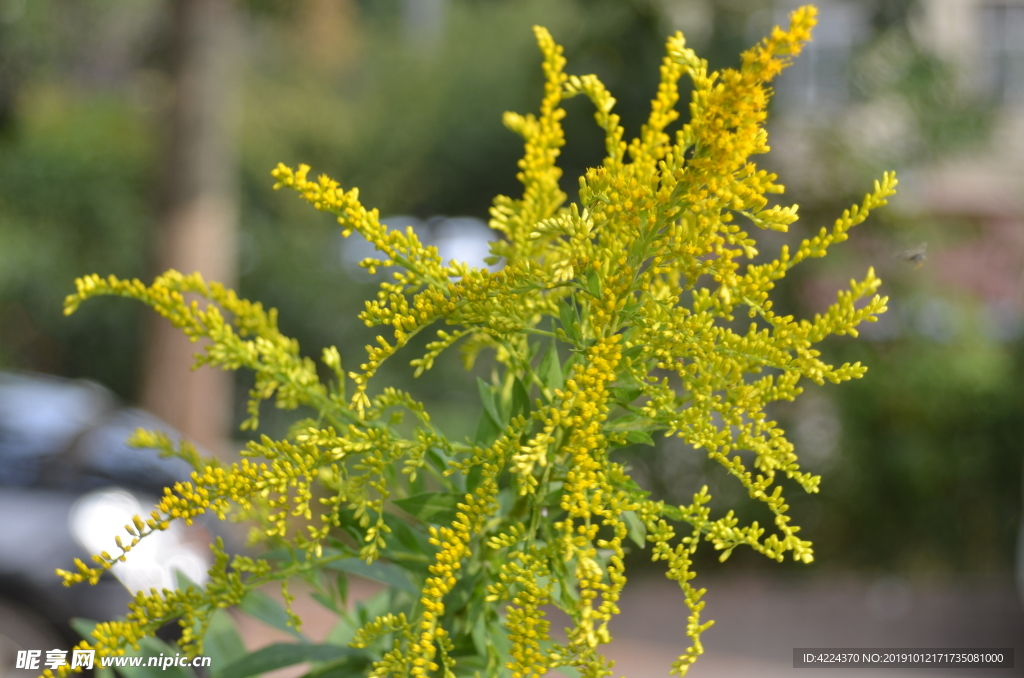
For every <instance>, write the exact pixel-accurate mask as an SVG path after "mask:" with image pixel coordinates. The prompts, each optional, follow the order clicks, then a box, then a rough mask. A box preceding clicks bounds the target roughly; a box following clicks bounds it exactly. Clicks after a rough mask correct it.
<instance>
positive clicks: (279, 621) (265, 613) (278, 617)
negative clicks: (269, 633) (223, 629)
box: [238, 589, 309, 642]
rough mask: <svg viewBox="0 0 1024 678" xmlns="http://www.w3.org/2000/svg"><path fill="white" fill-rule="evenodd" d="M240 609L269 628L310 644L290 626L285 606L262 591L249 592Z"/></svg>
mask: <svg viewBox="0 0 1024 678" xmlns="http://www.w3.org/2000/svg"><path fill="white" fill-rule="evenodd" d="M238 609H239V610H241V611H242V612H244V613H246V614H247V615H249V616H250V617H253V618H254V619H258V620H260V621H261V622H263V623H264V624H266V625H267V626H272V627H273V628H275V629H279V630H281V631H284V632H285V633H290V634H291V635H293V636H295V637H296V638H298V639H299V640H301V641H303V642H309V639H308V638H306V636H304V635H303V634H301V633H299V632H298V631H296V630H295V627H293V626H290V625H289V623H288V622H289V621H291V619H290V618H289V617H288V613H287V612H285V610H284V606H283V605H281V603H279V602H277V601H276V600H274V599H273V598H271V597H270V596H268V595H267V594H266V593H263V592H262V591H259V590H256V589H254V590H252V591H249V593H247V594H245V598H242V603H241V604H240V605H239V606H238Z"/></svg>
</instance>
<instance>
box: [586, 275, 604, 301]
mask: <svg viewBox="0 0 1024 678" xmlns="http://www.w3.org/2000/svg"><path fill="white" fill-rule="evenodd" d="M587 291H588V292H590V294H591V295H593V296H594V298H595V299H600V298H601V277H600V275H599V274H598V272H597V271H595V270H594V269H590V270H588V271H587Z"/></svg>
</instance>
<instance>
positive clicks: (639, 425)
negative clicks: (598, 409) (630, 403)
mask: <svg viewBox="0 0 1024 678" xmlns="http://www.w3.org/2000/svg"><path fill="white" fill-rule="evenodd" d="M650 427H651V420H650V419H648V418H647V417H645V416H643V415H640V414H633V413H629V414H625V415H623V416H621V417H618V418H616V419H613V420H611V421H610V422H608V426H607V428H608V430H609V431H643V430H649V429H650Z"/></svg>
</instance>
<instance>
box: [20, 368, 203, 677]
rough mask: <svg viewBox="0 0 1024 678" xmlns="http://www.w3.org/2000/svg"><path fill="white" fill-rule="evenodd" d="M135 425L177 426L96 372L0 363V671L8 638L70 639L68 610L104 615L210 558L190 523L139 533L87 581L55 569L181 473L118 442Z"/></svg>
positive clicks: (94, 546) (195, 570) (109, 544)
mask: <svg viewBox="0 0 1024 678" xmlns="http://www.w3.org/2000/svg"><path fill="white" fill-rule="evenodd" d="M137 428H147V429H159V430H163V431H165V432H167V433H168V434H169V435H171V436H172V437H173V438H180V434H178V433H177V432H175V431H174V430H173V429H171V427H170V426H168V425H167V424H165V423H164V422H162V421H160V420H159V419H157V418H156V417H154V416H152V415H150V414H147V413H146V412H144V411H142V410H139V409H136V408H131V407H122V406H121V405H120V404H119V403H118V402H117V399H116V398H115V397H114V395H113V394H112V393H111V392H110V391H108V390H107V389H105V388H103V387H102V386H99V385H98V384H95V383H92V382H87V381H72V380H67V379H60V378H56V377H50V376H44V375H37V374H28V373H0V678H5V677H6V676H13V675H19V674H26V675H28V674H30V673H31V674H33V675H34V674H38V673H39V672H38V671H31V672H30V671H25V670H18V669H16V668H15V663H16V657H17V653H18V651H19V650H42V651H43V654H44V656H45V652H46V651H47V650H51V649H54V648H59V649H64V650H69V649H70V648H71V647H72V646H73V645H74V644H75V643H76V642H77V641H78V637H77V635H76V634H75V633H74V631H73V630H72V629H71V628H70V626H69V624H68V621H69V619H71V618H74V617H84V618H88V619H97V620H105V619H114V618H117V617H121V616H123V615H124V614H125V612H126V608H125V605H126V604H127V602H128V601H129V600H130V599H131V597H132V593H133V592H134V591H138V590H149V589H150V588H154V587H155V588H157V589H162V588H174V587H175V582H176V581H177V579H178V573H180V574H183V575H185V576H186V577H188V578H189V579H190V580H192V581H195V582H200V583H201V582H203V581H204V580H205V578H206V571H207V569H208V568H209V565H210V563H211V561H212V559H211V556H210V551H209V548H208V542H209V533H208V532H207V531H206V530H205V529H204V528H203V527H202V526H201V525H199V524H197V525H195V526H193V527H190V528H184V527H183V526H182V525H180V524H178V523H173V524H172V526H171V529H169V530H167V531H165V532H159V533H156V534H153V535H151V536H149V537H147V538H146V539H144V540H143V541H142V542H140V544H139V545H138V546H136V548H134V549H133V550H132V552H131V554H130V555H129V557H128V559H127V560H126V562H123V563H118V564H116V565H115V566H114V567H113V568H112V569H111V571H110V572H108V573H107V574H106V575H105V576H104V577H103V578H102V579H101V580H100V582H99V584H98V585H96V586H89V585H87V584H83V585H78V586H72V587H70V588H67V587H65V586H64V585H63V584H62V583H61V581H60V579H58V577H57V576H56V574H55V573H54V570H55V569H57V568H63V569H67V570H74V566H73V561H74V559H75V558H81V559H82V560H83V561H85V562H86V563H90V564H91V560H90V556H91V555H92V554H94V553H99V552H101V551H103V550H106V551H109V552H112V553H116V552H117V551H116V546H115V545H114V536H115V535H116V534H121V535H122V538H124V539H126V540H129V539H130V537H128V535H127V533H126V532H125V531H124V526H125V525H126V524H127V523H130V522H131V519H132V516H133V515H136V514H141V515H142V516H143V517H146V516H148V514H149V512H150V511H151V510H152V507H153V505H154V504H155V501H156V497H158V496H159V495H162V494H163V488H164V487H166V486H169V485H172V484H173V483H175V482H176V481H179V480H184V479H187V478H188V476H189V474H190V472H191V469H190V468H189V466H188V464H186V463H185V462H184V461H182V460H180V459H169V458H162V457H160V456H159V455H158V453H157V452H156V451H155V450H152V449H138V448H133V447H130V446H129V445H128V444H127V440H128V438H129V437H130V436H131V434H132V433H133V432H134V431H135V430H136V429H137Z"/></svg>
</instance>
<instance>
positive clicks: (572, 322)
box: [558, 301, 580, 344]
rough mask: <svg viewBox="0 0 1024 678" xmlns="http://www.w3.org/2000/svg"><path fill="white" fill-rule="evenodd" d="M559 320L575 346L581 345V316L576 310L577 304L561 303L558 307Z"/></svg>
mask: <svg viewBox="0 0 1024 678" xmlns="http://www.w3.org/2000/svg"><path fill="white" fill-rule="evenodd" d="M558 320H559V322H561V323H562V329H564V330H565V333H566V335H568V337H569V339H570V340H571V341H572V342H573V343H575V344H578V343H580V333H579V329H580V316H579V312H578V311H577V310H576V305H575V303H572V304H570V303H569V302H567V301H562V302H560V303H559V305H558Z"/></svg>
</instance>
